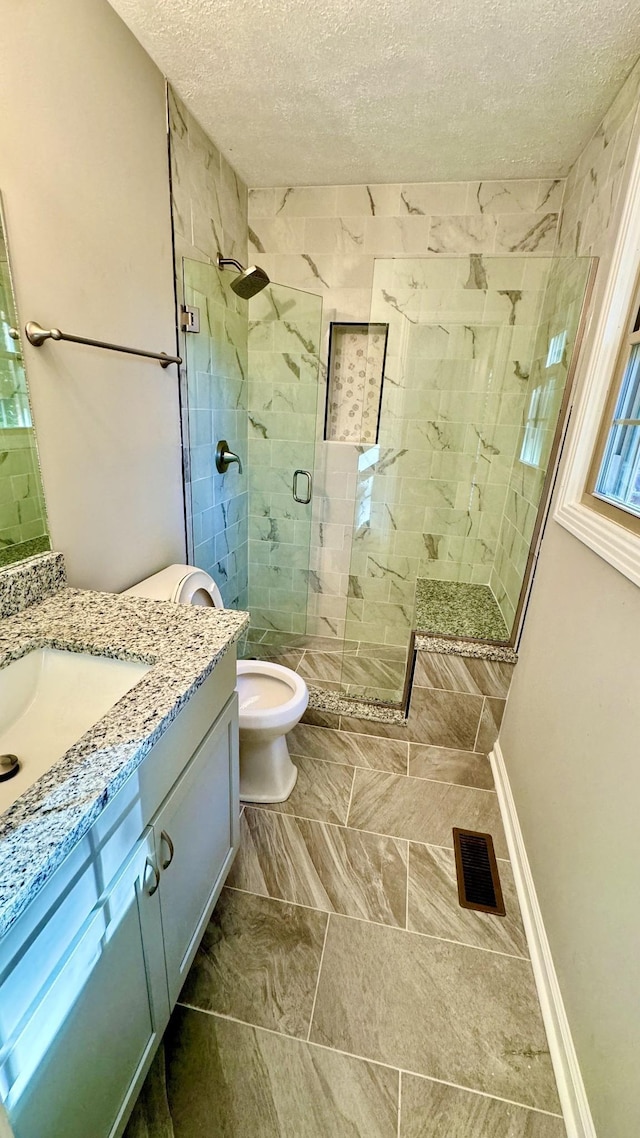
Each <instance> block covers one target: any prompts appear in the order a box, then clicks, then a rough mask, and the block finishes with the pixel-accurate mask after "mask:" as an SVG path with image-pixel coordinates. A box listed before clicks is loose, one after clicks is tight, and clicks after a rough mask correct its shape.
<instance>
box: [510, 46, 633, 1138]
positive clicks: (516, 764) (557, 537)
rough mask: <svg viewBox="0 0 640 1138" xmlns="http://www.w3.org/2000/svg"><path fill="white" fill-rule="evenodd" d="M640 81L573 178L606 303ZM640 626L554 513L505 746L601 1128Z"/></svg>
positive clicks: (578, 214) (628, 1126) (614, 1118)
mask: <svg viewBox="0 0 640 1138" xmlns="http://www.w3.org/2000/svg"><path fill="white" fill-rule="evenodd" d="M639 83H640V66H639V67H637V68H636V70H635V72H634V73H633V74H632V76H631V77H630V79H629V80H628V82H627V84H626V87H625V88H623V91H622V92H621V94H620V96H619V97H618V99H617V100H616V102H615V103H614V104H613V107H612V108H611V110H610V112H609V113H608V114H607V116H606V118H605V120H604V122H603V124H602V126H601V128H599V130H598V131H597V132H596V134H595V135H594V138H593V139H592V141H591V143H590V144H589V145H588V146H587V148H586V150H585V152H584V154H583V155H582V156H581V158H580V159H579V160H578V162H577V163H576V166H575V167H574V170H573V171H572V173H571V175H570V177H569V180H568V183H567V192H566V194H565V206H564V217H563V223H562V229H561V242H560V244H561V249H562V250H563V251H565V250H566V251H569V250H572V249H576V248H577V251H579V252H581V253H582V252H592V253H594V254H595V255H598V256H600V258H601V261H600V266H599V277H598V284H597V292H596V303H595V308H596V309H597V306H598V301H599V298H601V296H602V292H603V289H604V284H605V281H606V277H607V271H608V262H609V258H610V254H611V249H612V245H613V242H614V239H615V234H616V229H617V217H618V210H619V205H620V200H621V194H623V193H624V189H625V177H626V175H627V174H628V169H629V160H630V156H631V155H632V154H633V151H634V148H635V146H636V145H637V144H638V126H639V124H638V113H637V108H638V87H639ZM630 139H631V144H630ZM592 323H593V322H592ZM585 359H586V353H583V356H582V364H583V365H584V361H585ZM639 630H640V590H639V589H638V588H637V587H636V586H635V585H633V584H632V583H631V582H630V581H628V580H627V579H626V578H625V577H623V576H622V575H621V574H620V573H618V572H617V571H616V570H615V569H613V568H611V566H609V565H608V564H607V563H606V562H605V561H603V560H602V559H601V558H600V557H598V556H597V555H596V554H595V553H593V552H592V551H591V550H590V549H588V548H587V547H586V546H585V545H583V544H582V543H581V542H580V541H578V540H577V539H576V538H575V537H573V536H572V535H570V534H569V533H568V532H567V531H566V530H564V529H563V528H562V527H561V526H559V525H558V524H557V523H556V522H554V521H553V520H551V521H550V522H549V524H548V527H547V531H546V533H545V537H544V540H543V543H542V550H541V555H540V561H539V565H538V570H537V574H536V577H535V582H534V587H533V592H532V597H531V602H530V607H529V611H528V614H527V620H526V623H525V628H524V636H523V640H522V645H521V650H520V659H519V663H518V666H517V668H516V669H515V672H514V679H513V683H512V685H511V691H510V694H509V699H508V702H507V708H506V713H505V718H504V722H503V726H502V730H501V733H500V743H501V746H502V749H503V752H504V756H505V760H506V764H507V769H508V773H509V778H510V781H511V786H512V789H513V793H514V796H515V800H516V805H517V809H518V814H519V817H520V821H521V824H522V829H523V832H524V838H525V843H526V847H527V852H528V855H529V860H530V863H531V868H532V872H533V877H534V882H535V885H536V889H537V893H538V898H539V901H540V905H541V908H542V913H543V917H544V922H545V926H546V930H547V934H548V937H549V941H550V944H551V950H552V954H553V958H554V963H555V966H556V970H557V973H558V978H559V982H560V987H561V990H562V995H563V999H564V1002H565V1006H566V1010H567V1014H568V1017H569V1022H570V1026H571V1030H572V1035H573V1039H574V1043H575V1046H576V1050H577V1053H578V1060H579V1062H580V1066H581V1070H582V1074H583V1077H584V1081H585V1086H586V1090H587V1095H588V1098H589V1102H590V1106H591V1110H592V1113H593V1117H594V1122H595V1126H596V1130H597V1133H598V1136H599V1138H632V1135H636V1134H640V1076H639V1075H638V1055H640V1014H639V1009H640V906H639V904H638V898H639V891H638V866H639V863H640V842H639V838H638V835H639V833H640V822H639V809H640V656H639V653H638V634H639Z"/></svg>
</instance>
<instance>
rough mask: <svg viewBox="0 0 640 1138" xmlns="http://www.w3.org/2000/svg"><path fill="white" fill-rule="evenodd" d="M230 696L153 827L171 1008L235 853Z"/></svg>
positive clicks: (233, 706)
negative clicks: (160, 871) (159, 877)
mask: <svg viewBox="0 0 640 1138" xmlns="http://www.w3.org/2000/svg"><path fill="white" fill-rule="evenodd" d="M238 815H239V799H238V712H237V696H236V695H235V693H234V695H233V698H232V699H231V700H230V701H229V703H228V704H227V707H226V708H225V710H224V712H223V713H222V715H221V716H220V718H219V719H218V721H217V722H216V724H215V725H214V727H213V728H212V729H211V731H210V732H209V734H208V735H206V736H205V738H204V740H203V742H202V743H201V745H200V747H199V748H198V750H197V751H196V753H195V755H194V756H193V759H192V760H191V762H190V763H189V766H188V767H187V769H186V770H185V772H184V774H183V775H182V777H181V778H180V779H179V780H178V782H177V783H176V785H175V788H174V789H173V791H172V792H171V794H170V795H169V797H168V799H167V800H166V802H165V804H164V805H163V806H162V808H161V809H160V811H159V813H158V815H157V816H156V818H155V819H154V823H153V825H154V830H155V834H156V856H157V859H158V864H159V866H160V867H161V870H162V873H161V882H160V904H161V909H162V927H163V934H164V950H165V958H166V963H167V978H168V985H169V999H170V1001H171V1005H172V1006H173V1004H174V1003H175V1001H176V1000H177V998H178V995H179V993H180V989H181V987H182V985H183V983H184V980H185V978H186V975H187V972H188V969H189V966H190V964H191V961H192V960H193V957H194V955H195V953H196V949H197V947H198V944H199V943H200V940H201V938H202V934H203V932H204V929H205V927H206V924H207V921H208V920H209V917H210V916H211V911H212V909H213V906H214V904H215V902H216V900H217V897H218V894H219V892H220V890H221V888H222V885H223V883H224V878H225V877H226V874H227V872H228V870H229V867H230V865H231V862H232V861H233V857H234V855H235V852H236V849H237V845H238Z"/></svg>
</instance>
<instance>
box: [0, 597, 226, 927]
mask: <svg viewBox="0 0 640 1138" xmlns="http://www.w3.org/2000/svg"><path fill="white" fill-rule="evenodd" d="M56 584H58V582H56ZM248 623H249V616H248V614H247V613H243V612H236V611H233V610H229V609H222V610H212V609H205V608H200V607H198V606H190V605H178V604H174V603H173V602H171V601H152V600H148V599H146V598H143V597H128V596H124V595H119V594H113V593H96V592H91V591H85V590H79V589H71V588H66V587H64V586H62V587H58V588H57V591H55V592H54V595H53V596H50V597H48V599H46V600H44V601H42V602H41V603H36V604H29V606H28V607H26V608H24V609H23V610H22V611H21V612H17V613H15V614H14V615H12V616H7V617H5V619H3V620H0V668H2V667H4V666H6V665H7V664H8V663H10V661H12V660H16V659H19V658H20V657H21V656H24V655H25V654H26V653H27V652H30V651H32V650H33V649H36V648H45V647H48V648H60V649H66V650H68V651H72V652H88V653H90V654H92V655H94V656H110V657H112V658H113V657H115V658H117V659H121V660H137V661H140V662H142V663H145V664H151V665H152V667H151V669H150V671H149V672H147V673H146V674H145V675H144V676H143V677H142V679H141V680H139V682H138V683H137V684H136V685H135V687H133V688H132V689H131V690H130V691H129V692H127V693H126V694H125V695H124V696H123V697H122V698H121V699H120V700H118V702H117V703H116V704H115V705H114V706H113V707H112V708H111V709H110V710H109V711H108V712H107V714H106V715H105V716H104V717H103V718H102V719H100V720H99V721H98V722H97V723H96V724H95V725H94V726H93V727H91V728H90V729H89V731H87V732H86V734H84V735H83V736H82V738H81V739H80V740H79V742H77V743H76V744H74V746H73V747H71V748H70V750H69V751H67V752H66V754H65V755H64V756H63V757H62V758H61V759H59V760H58V761H57V762H56V763H55V765H54V766H52V767H51V768H50V770H49V771H47V773H46V774H44V775H43V776H42V777H41V778H40V779H39V780H38V781H37V782H36V783H34V784H33V785H32V786H31V787H30V788H29V789H28V790H26V791H25V792H24V794H22V795H21V796H20V798H18V799H17V800H16V802H14V803H13V805H12V806H11V807H10V808H9V809H8V810H7V811H6V812H5V813H4V814H2V815H0V935H3V934H4V933H5V932H6V931H7V929H8V928H9V927H10V926H11V925H12V924H13V922H14V921H15V920H16V918H17V917H18V916H19V915H20V914H21V913H22V912H23V911H24V909H25V908H26V906H27V905H28V904H29V902H30V901H31V900H32V898H33V897H34V896H35V895H36V893H37V892H38V891H39V890H40V889H41V888H42V886H43V885H44V883H45V882H46V881H48V879H49V878H50V877H51V875H52V874H53V873H54V871H55V870H56V869H57V868H58V866H59V865H60V864H61V862H62V861H63V860H64V858H65V857H66V856H67V854H68V853H69V852H70V851H71V850H72V849H73V847H74V846H75V845H76V843H77V842H78V841H79V840H80V839H81V838H82V837H83V836H84V835H85V834H86V833H87V831H88V829H89V828H90V826H91V825H92V823H93V822H94V821H95V819H96V818H97V817H98V815H99V814H100V813H101V811H102V810H104V808H105V806H106V805H107V803H108V802H110V801H111V799H112V798H113V797H114V795H115V794H116V793H117V791H118V790H119V789H120V787H121V786H122V785H123V783H124V782H125V781H126V779H127V778H128V777H129V775H130V774H131V773H132V771H134V770H135V769H136V767H137V766H139V764H140V763H141V762H142V759H143V758H144V757H145V755H146V754H147V752H148V751H149V750H150V749H151V747H152V746H153V745H154V743H155V742H157V740H158V739H159V738H160V736H161V735H162V734H163V733H164V731H166V729H167V727H168V726H169V724H170V723H172V722H173V720H174V719H175V718H176V716H177V715H178V713H179V712H180V710H181V709H182V708H183V707H184V705H185V703H186V702H187V700H188V699H189V697H190V696H191V695H192V694H193V693H194V692H195V691H196V689H197V688H198V687H200V685H201V684H202V683H203V682H204V680H205V679H206V678H207V676H208V675H209V674H210V673H211V671H212V670H213V668H215V666H216V664H217V662H218V661H219V660H220V659H221V657H222V656H223V655H224V653H225V652H226V651H227V650H228V648H229V646H230V645H231V644H232V643H233V642H234V641H235V640H236V639H237V638H238V637H239V636H240V634H241V633H242V632H243V631H244V629H245V628H246V627H247V625H248Z"/></svg>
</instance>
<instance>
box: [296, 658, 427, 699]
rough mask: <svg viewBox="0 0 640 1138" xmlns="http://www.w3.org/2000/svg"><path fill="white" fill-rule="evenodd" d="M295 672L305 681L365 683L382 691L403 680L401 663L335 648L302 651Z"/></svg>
mask: <svg viewBox="0 0 640 1138" xmlns="http://www.w3.org/2000/svg"><path fill="white" fill-rule="evenodd" d="M297 670H298V675H300V676H302V677H303V679H305V680H307V682H308V683H311V684H313V683H315V684H318V683H322V684H325V683H326V682H327V681H328V682H332V683H339V684H343V685H349V686H351V685H354V684H357V685H366V686H369V687H375V688H376V689H378V688H379V689H380V691H381V692H384V691H385V690H387V689H393V690H395V689H396V688H397V687H400V688H401V687H402V685H403V683H404V676H405V667H404V664H403V663H401V662H398V661H394V660H389V661H385V660H377V659H371V658H370V657H361V656H355V655H349V654H345V655H344V656H342V655H341V654H340V653H335V652H310V651H306V652H305V654H304V658H303V660H302V661H301V662H300V663H299V665H298V669H297Z"/></svg>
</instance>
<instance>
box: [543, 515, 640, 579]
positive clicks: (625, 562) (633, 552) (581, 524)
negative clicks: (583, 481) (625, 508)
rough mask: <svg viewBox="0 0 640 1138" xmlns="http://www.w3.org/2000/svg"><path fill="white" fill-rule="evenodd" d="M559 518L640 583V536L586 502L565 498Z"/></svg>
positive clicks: (593, 547)
mask: <svg viewBox="0 0 640 1138" xmlns="http://www.w3.org/2000/svg"><path fill="white" fill-rule="evenodd" d="M554 518H555V520H556V521H557V522H558V523H559V524H560V525H561V526H564V528H565V529H566V530H568V531H569V533H572V534H573V536H574V537H577V538H579V539H580V541H582V542H584V544H585V545H587V546H588V547H589V549H592V550H593V551H594V553H597V554H598V555H599V556H600V557H602V558H603V559H604V560H605V561H607V562H608V563H609V565H612V566H613V567H614V569H617V570H618V571H619V572H620V573H623V574H624V576H625V577H627V578H628V579H629V580H630V581H633V582H634V584H635V585H640V537H638V535H637V534H635V533H632V532H631V530H628V529H625V527H624V526H620V525H617V523H616V522H613V521H611V520H610V518H605V517H603V516H602V515H601V514H598V513H596V511H595V510H591V509H589V507H588V506H585V505H584V504H583V503H582V502H562V503H561V504H560V505H559V506H558V508H557V510H556V511H555V514H554Z"/></svg>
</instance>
